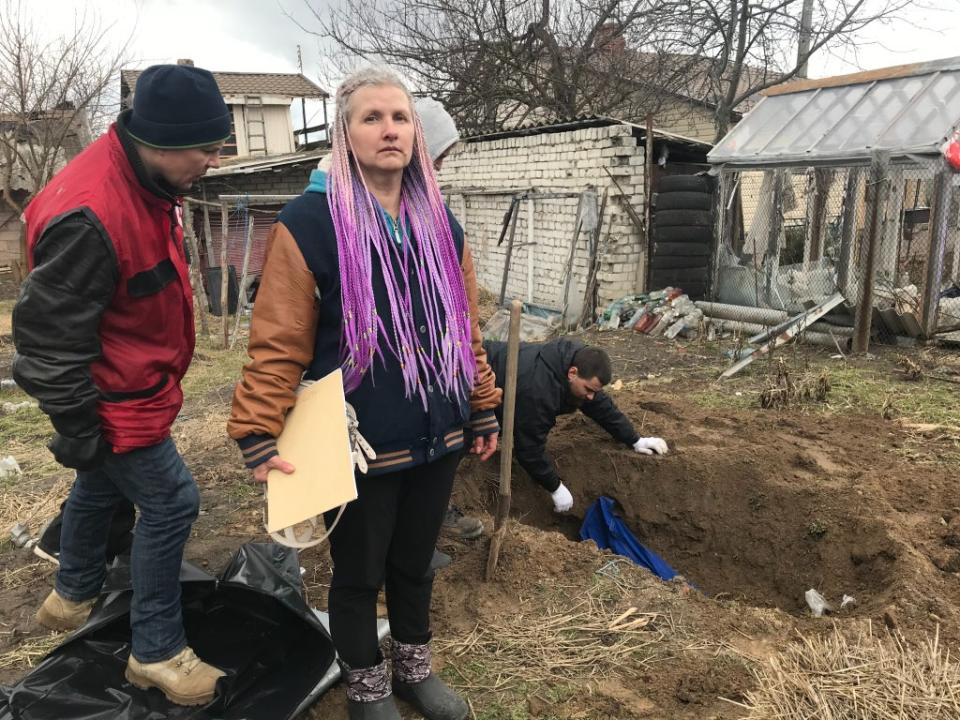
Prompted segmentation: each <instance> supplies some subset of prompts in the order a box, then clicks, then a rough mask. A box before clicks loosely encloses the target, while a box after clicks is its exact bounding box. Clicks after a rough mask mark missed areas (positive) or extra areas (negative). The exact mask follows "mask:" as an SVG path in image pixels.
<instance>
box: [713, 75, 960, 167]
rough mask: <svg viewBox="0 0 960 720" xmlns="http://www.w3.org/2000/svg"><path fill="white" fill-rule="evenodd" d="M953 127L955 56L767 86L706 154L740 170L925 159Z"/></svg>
mask: <svg viewBox="0 0 960 720" xmlns="http://www.w3.org/2000/svg"><path fill="white" fill-rule="evenodd" d="M958 126H960V57H957V58H948V59H944V60H938V61H935V62H929V63H917V64H914V65H899V66H896V67H892V68H884V69H881V70H872V71H869V72H864V73H856V74H853V75H841V76H837V77H833V78H823V79H820V80H804V81H799V82H795V83H787V84H784V85H783V86H778V87H776V88H773V89H772V90H771V91H770V92H768V93H767V94H766V96H765V97H764V98H763V99H762V100H761V101H760V102H759V103H758V104H757V106H756V107H755V108H754V109H753V110H751V111H750V112H749V113H748V114H747V115H746V116H745V117H744V118H743V120H741V121H740V123H739V124H738V125H737V126H736V127H735V128H734V129H733V130H731V131H730V132H729V133H728V134H727V135H726V137H724V138H723V139H722V140H721V141H720V142H719V143H718V144H717V146H716V147H715V148H714V149H713V150H712V151H711V152H710V154H709V155H708V160H709V161H710V162H711V163H715V164H730V165H737V166H741V167H745V166H762V165H816V164H837V163H842V162H858V163H863V162H866V161H867V160H869V158H870V157H871V154H872V153H874V152H876V151H885V152H889V153H890V155H891V157H892V158H901V159H902V158H905V157H907V156H909V155H931V154H936V153H938V152H939V150H940V146H941V145H942V144H943V142H944V141H945V140H946V139H947V138H948V137H950V136H951V135H952V133H953V132H954V130H955V129H957V127H958Z"/></svg>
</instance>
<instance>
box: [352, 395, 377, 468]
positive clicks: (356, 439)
mask: <svg viewBox="0 0 960 720" xmlns="http://www.w3.org/2000/svg"><path fill="white" fill-rule="evenodd" d="M347 433H348V434H349V436H350V450H351V452H352V453H353V464H354V465H355V466H356V467H357V469H358V470H359V471H360V472H362V473H363V474H364V475H366V473H367V458H370V459H371V460H376V459H377V454H376V453H375V452H374V451H373V448H372V447H370V443H368V442H367V441H366V439H365V438H364V437H363V435H361V434H360V423H358V422H357V411H356V410H354V409H353V405H351V404H350V403H347ZM364 456H366V457H364Z"/></svg>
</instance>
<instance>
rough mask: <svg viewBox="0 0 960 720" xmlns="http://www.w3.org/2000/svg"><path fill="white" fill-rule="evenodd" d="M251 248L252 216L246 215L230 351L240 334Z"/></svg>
mask: <svg viewBox="0 0 960 720" xmlns="http://www.w3.org/2000/svg"><path fill="white" fill-rule="evenodd" d="M252 247H253V214H248V215H247V243H246V245H245V246H244V248H243V272H242V273H241V275H240V286H239V287H238V288H237V317H236V321H235V322H234V324H233V337H232V338H231V340H230V349H231V350H232V349H233V346H234V344H236V342H237V335H239V334H240V318H241V316H242V315H243V313H242V312H241V309H242V308H243V302H242V299H243V289H244V287H246V285H247V270H248V269H249V268H250V249H251V248H252Z"/></svg>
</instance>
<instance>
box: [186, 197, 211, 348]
mask: <svg viewBox="0 0 960 720" xmlns="http://www.w3.org/2000/svg"><path fill="white" fill-rule="evenodd" d="M182 217H183V235H184V237H185V238H186V240H187V247H188V248H190V256H191V259H192V260H193V262H191V263H190V284H191V285H192V286H193V304H194V306H195V307H196V309H197V313H199V315H200V332H201V333H203V336H204V337H207V336H208V335H209V334H210V328H209V327H208V326H207V295H206V293H205V292H204V291H203V276H202V275H201V273H200V251H199V249H198V248H197V234H196V233H195V232H194V231H193V209H192V208H191V207H190V201H189V200H184V201H183V215H182Z"/></svg>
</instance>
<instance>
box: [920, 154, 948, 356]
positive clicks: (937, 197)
mask: <svg viewBox="0 0 960 720" xmlns="http://www.w3.org/2000/svg"><path fill="white" fill-rule="evenodd" d="M940 162H941V165H942V167H941V168H940V171H939V172H938V173H937V175H936V177H935V178H934V182H933V208H932V209H931V213H930V216H931V219H930V254H929V255H928V256H927V276H926V282H925V283H924V287H923V305H922V306H921V311H920V328H921V331H922V336H923V337H924V338H933V336H934V335H935V334H936V332H937V313H938V311H939V309H940V280H941V278H942V277H943V259H944V255H945V254H946V252H947V237H948V236H949V235H950V231H951V230H952V228H951V223H950V193H951V190H952V188H951V175H952V174H953V173H952V172H951V171H950V169H949V168H948V167H947V164H946V162H944V161H943V160H941V161H940Z"/></svg>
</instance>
